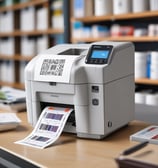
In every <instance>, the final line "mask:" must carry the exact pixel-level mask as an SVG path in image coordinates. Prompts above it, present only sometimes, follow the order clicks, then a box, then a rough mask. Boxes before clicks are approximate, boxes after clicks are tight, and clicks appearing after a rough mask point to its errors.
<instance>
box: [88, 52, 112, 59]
mask: <svg viewBox="0 0 158 168" xmlns="http://www.w3.org/2000/svg"><path fill="white" fill-rule="evenodd" d="M108 55H109V50H93V52H92V55H91V58H101V59H107V58H108Z"/></svg>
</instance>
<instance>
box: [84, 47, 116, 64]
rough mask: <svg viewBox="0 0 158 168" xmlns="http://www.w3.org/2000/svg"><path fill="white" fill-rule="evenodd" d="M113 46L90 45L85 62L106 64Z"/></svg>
mask: <svg viewBox="0 0 158 168" xmlns="http://www.w3.org/2000/svg"><path fill="white" fill-rule="evenodd" d="M112 48H113V46H111V45H92V46H91V47H90V49H89V51H88V54H87V57H86V61H85V63H86V64H107V63H108V59H109V57H110V54H111V51H112Z"/></svg>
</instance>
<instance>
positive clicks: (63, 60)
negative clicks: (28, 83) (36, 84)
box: [34, 54, 76, 83]
mask: <svg viewBox="0 0 158 168" xmlns="http://www.w3.org/2000/svg"><path fill="white" fill-rule="evenodd" d="M75 59H76V57H74V56H64V55H50V54H46V55H39V56H38V59H37V60H36V63H35V71H34V80H35V81H45V82H62V83H68V82H69V81H70V74H71V68H72V65H73V63H74V61H75Z"/></svg>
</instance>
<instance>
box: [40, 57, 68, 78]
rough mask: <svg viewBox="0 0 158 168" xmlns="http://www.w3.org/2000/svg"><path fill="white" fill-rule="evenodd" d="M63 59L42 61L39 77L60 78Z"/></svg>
mask: <svg viewBox="0 0 158 168" xmlns="http://www.w3.org/2000/svg"><path fill="white" fill-rule="evenodd" d="M64 64H65V59H44V61H43V64H42V67H41V71H40V75H54V76H62V73H63V69H64Z"/></svg>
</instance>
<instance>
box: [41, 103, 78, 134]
mask: <svg viewBox="0 0 158 168" xmlns="http://www.w3.org/2000/svg"><path fill="white" fill-rule="evenodd" d="M40 106H41V111H43V109H44V108H45V107H47V106H53V107H63V108H72V109H74V106H73V105H69V104H58V103H49V102H40ZM64 132H68V133H76V119H75V110H73V111H72V112H71V114H70V116H69V118H68V120H67V123H66V125H65V128H64Z"/></svg>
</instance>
